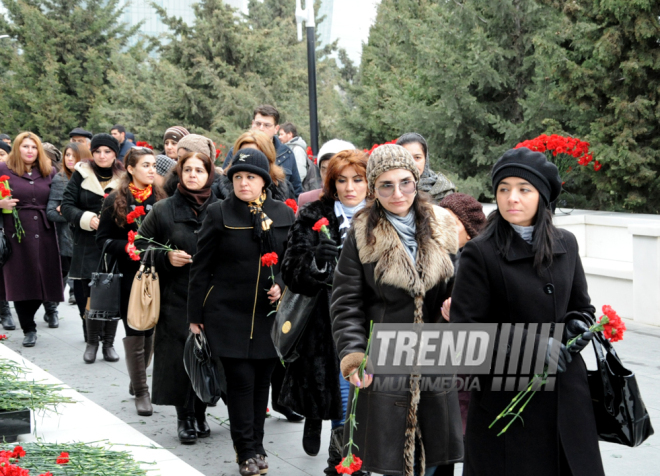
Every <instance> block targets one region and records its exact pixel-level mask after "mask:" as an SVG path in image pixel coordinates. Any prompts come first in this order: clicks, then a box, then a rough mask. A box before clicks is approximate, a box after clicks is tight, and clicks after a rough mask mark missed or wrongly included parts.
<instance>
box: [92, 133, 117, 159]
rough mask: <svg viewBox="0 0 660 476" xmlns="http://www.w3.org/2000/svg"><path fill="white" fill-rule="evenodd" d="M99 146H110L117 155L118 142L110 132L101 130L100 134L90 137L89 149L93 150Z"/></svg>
mask: <svg viewBox="0 0 660 476" xmlns="http://www.w3.org/2000/svg"><path fill="white" fill-rule="evenodd" d="M101 146H106V147H108V148H110V149H111V150H112V151H114V153H115V155H116V156H119V142H117V139H115V138H114V137H112V136H111V135H110V134H106V133H104V132H102V133H101V134H96V135H95V136H94V137H92V144H91V147H90V150H91V151H92V152H94V151H95V150H96V149H98V148H99V147H101Z"/></svg>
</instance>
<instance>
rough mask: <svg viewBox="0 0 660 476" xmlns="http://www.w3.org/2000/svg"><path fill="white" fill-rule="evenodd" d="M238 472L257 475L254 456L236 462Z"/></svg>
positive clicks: (243, 475) (251, 475)
mask: <svg viewBox="0 0 660 476" xmlns="http://www.w3.org/2000/svg"><path fill="white" fill-rule="evenodd" d="M238 472H239V473H241V476H258V475H259V474H260V473H259V465H257V461H256V460H255V459H254V458H250V459H248V460H247V461H243V462H242V463H238Z"/></svg>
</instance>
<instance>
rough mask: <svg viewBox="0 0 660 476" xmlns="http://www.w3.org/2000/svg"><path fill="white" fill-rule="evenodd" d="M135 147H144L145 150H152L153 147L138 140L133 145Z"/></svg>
mask: <svg viewBox="0 0 660 476" xmlns="http://www.w3.org/2000/svg"><path fill="white" fill-rule="evenodd" d="M135 145H136V146H138V147H146V148H147V149H151V150H154V146H153V145H151V144H150V143H149V142H147V141H144V140H139V141H137V142H136V143H135Z"/></svg>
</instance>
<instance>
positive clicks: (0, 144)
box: [0, 140, 11, 153]
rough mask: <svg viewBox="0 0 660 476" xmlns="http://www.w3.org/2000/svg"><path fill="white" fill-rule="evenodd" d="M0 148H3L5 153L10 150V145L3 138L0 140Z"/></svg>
mask: <svg viewBox="0 0 660 476" xmlns="http://www.w3.org/2000/svg"><path fill="white" fill-rule="evenodd" d="M0 149H2V150H4V151H5V152H7V153H10V152H11V146H10V145H9V144H7V143H6V142H5V141H3V140H0Z"/></svg>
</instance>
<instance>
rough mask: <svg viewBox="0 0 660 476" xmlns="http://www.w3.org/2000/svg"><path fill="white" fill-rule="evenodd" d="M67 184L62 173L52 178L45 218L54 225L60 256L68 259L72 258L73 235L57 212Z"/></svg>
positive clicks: (67, 180)
mask: <svg viewBox="0 0 660 476" xmlns="http://www.w3.org/2000/svg"><path fill="white" fill-rule="evenodd" d="M68 183H69V178H68V177H67V176H66V175H64V173H62V172H60V173H57V174H55V176H53V182H52V183H51V185H50V195H49V196H48V205H47V206H46V216H47V217H48V219H49V220H50V221H52V222H53V223H55V229H56V230H57V242H58V244H59V245H60V255H61V256H68V257H69V258H70V257H71V256H73V234H72V233H71V227H70V226H69V224H68V223H67V221H66V218H64V216H62V213H61V212H58V211H57V207H59V206H60V205H62V196H63V195H64V189H65V188H66V185H67V184H68ZM60 210H61V208H60Z"/></svg>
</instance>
